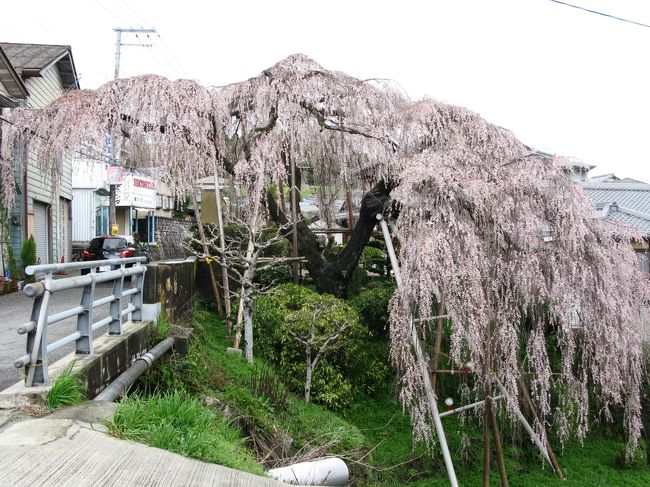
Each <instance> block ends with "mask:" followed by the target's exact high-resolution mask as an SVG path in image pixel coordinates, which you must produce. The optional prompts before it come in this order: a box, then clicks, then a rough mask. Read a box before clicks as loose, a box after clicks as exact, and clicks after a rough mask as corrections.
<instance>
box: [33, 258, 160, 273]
mask: <svg viewBox="0 0 650 487" xmlns="http://www.w3.org/2000/svg"><path fill="white" fill-rule="evenodd" d="M146 261H147V258H146V257H124V258H121V259H105V260H85V261H83V262H68V263H66V264H41V265H30V266H27V267H26V268H25V274H27V275H29V276H33V275H34V274H36V273H39V274H41V273H48V272H60V271H72V270H75V269H90V268H93V267H104V266H107V265H120V266H121V265H122V264H136V263H144V262H146Z"/></svg>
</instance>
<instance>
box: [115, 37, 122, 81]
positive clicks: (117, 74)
mask: <svg viewBox="0 0 650 487" xmlns="http://www.w3.org/2000/svg"><path fill="white" fill-rule="evenodd" d="M121 47H122V30H121V29H115V79H117V78H119V77H120V48H121Z"/></svg>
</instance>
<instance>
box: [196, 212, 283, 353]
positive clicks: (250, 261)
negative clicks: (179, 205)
mask: <svg viewBox="0 0 650 487" xmlns="http://www.w3.org/2000/svg"><path fill="white" fill-rule="evenodd" d="M230 223H232V224H234V225H233V226H232V228H233V231H232V234H231V235H226V240H227V241H228V245H227V249H226V255H227V261H228V262H229V263H230V264H231V265H229V268H228V270H229V272H230V276H231V277H232V278H234V280H235V281H237V282H238V283H239V285H240V290H239V295H238V296H237V297H239V310H238V313H237V322H236V325H235V329H236V330H237V333H236V336H235V344H234V347H235V348H238V347H239V340H240V338H241V326H242V324H243V328H244V342H245V351H244V353H245V356H246V360H247V361H248V362H249V363H253V307H254V301H255V296H256V295H257V294H259V293H262V292H265V291H266V288H265V287H264V286H261V285H260V284H259V283H258V282H256V280H255V277H256V275H257V272H258V271H260V270H265V269H269V268H271V267H274V266H277V265H278V264H281V263H284V262H286V261H287V260H290V258H289V259H287V258H285V257H269V258H266V259H265V260H264V262H263V263H262V262H261V260H260V259H261V257H262V255H263V254H264V252H265V251H266V250H267V249H269V248H270V247H271V246H273V245H275V244H277V243H278V242H280V241H282V240H284V238H285V237H284V235H283V232H284V231H285V230H286V227H287V226H285V225H283V226H280V227H264V226H254V224H252V223H249V222H247V221H243V220H239V219H237V218H234V217H231V219H230ZM206 230H207V231H208V234H207V235H204V236H205V240H199V239H197V238H196V237H190V239H188V241H187V245H186V248H188V249H189V250H191V251H193V252H195V253H196V247H195V245H196V244H199V243H200V244H201V246H202V248H204V249H206V250H207V251H209V250H211V249H215V248H216V247H217V240H218V234H217V229H216V228H215V227H208V228H207V229H206ZM192 244H194V246H193V245H192ZM204 244H205V245H204ZM201 256H203V257H208V258H213V259H216V257H215V256H211V255H203V254H201ZM233 297H235V296H233Z"/></svg>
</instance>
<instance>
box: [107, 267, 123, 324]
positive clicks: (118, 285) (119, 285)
mask: <svg viewBox="0 0 650 487" xmlns="http://www.w3.org/2000/svg"><path fill="white" fill-rule="evenodd" d="M120 271H121V273H122V275H121V276H120V277H118V278H117V279H115V281H113V296H114V297H115V301H113V302H112V303H111V318H113V320H112V321H111V322H110V323H109V324H108V334H109V335H121V334H122V290H123V289H124V266H122V267H120Z"/></svg>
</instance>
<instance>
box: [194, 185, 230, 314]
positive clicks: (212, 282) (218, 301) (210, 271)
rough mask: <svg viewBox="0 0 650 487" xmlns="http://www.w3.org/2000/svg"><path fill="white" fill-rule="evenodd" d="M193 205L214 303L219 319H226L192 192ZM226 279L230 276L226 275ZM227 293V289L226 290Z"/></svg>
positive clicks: (197, 204) (196, 202)
mask: <svg viewBox="0 0 650 487" xmlns="http://www.w3.org/2000/svg"><path fill="white" fill-rule="evenodd" d="M192 205H193V206H194V218H196V228H197V230H198V232H199V237H200V238H201V245H202V246H203V254H204V255H205V257H206V262H205V263H206V265H207V266H208V275H209V276H210V285H211V286H212V294H213V295H214V301H215V304H216V306H217V312H218V313H219V318H220V319H222V320H223V319H224V315H223V308H222V307H221V296H220V295H219V288H218V287H217V280H216V278H215V277H214V269H212V263H211V262H210V260H209V259H208V257H210V248H209V247H208V241H207V240H206V238H205V230H203V222H202V221H201V212H200V211H199V203H198V201H197V200H196V194H195V193H194V190H192ZM226 279H228V276H227V275H226ZM224 293H225V289H224Z"/></svg>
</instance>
